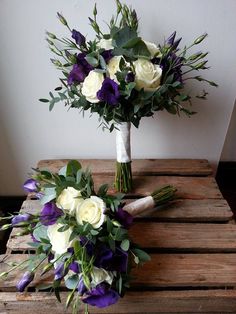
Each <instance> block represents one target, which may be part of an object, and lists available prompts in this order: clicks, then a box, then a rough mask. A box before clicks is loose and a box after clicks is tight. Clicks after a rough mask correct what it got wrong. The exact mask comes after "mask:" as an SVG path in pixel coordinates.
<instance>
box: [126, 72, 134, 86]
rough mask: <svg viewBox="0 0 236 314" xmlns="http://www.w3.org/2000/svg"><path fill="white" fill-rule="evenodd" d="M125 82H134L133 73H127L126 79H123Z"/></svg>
mask: <svg viewBox="0 0 236 314" xmlns="http://www.w3.org/2000/svg"><path fill="white" fill-rule="evenodd" d="M125 82H126V83H131V82H134V73H133V72H128V73H127V75H126V77H125Z"/></svg>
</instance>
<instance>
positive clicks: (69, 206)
mask: <svg viewBox="0 0 236 314" xmlns="http://www.w3.org/2000/svg"><path fill="white" fill-rule="evenodd" d="M82 201H83V198H82V197H81V192H80V191H78V190H76V189H74V188H73V187H71V186H70V187H68V188H66V189H64V190H63V191H62V192H61V194H60V195H59V196H58V198H57V202H56V205H57V207H59V208H61V209H64V210H67V211H69V213H70V214H71V215H73V214H74V212H75V209H76V208H77V206H78V204H79V203H81V202H82Z"/></svg>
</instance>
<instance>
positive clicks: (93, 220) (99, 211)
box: [76, 196, 106, 229]
mask: <svg viewBox="0 0 236 314" xmlns="http://www.w3.org/2000/svg"><path fill="white" fill-rule="evenodd" d="M105 210H106V204H105V203H104V202H103V200H102V199H101V198H99V197H97V196H91V197H90V198H87V199H85V200H84V201H83V202H82V203H81V204H79V205H78V207H77V209H76V219H77V222H78V224H80V225H82V224H83V223H84V222H85V223H86V222H88V223H90V224H91V225H92V226H93V227H94V228H95V229H97V228H99V227H101V225H102V224H103V222H104V221H105V219H106V215H105V214H104V212H105Z"/></svg>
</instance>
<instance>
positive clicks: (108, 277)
mask: <svg viewBox="0 0 236 314" xmlns="http://www.w3.org/2000/svg"><path fill="white" fill-rule="evenodd" d="M91 277H92V281H91V285H92V287H96V286H97V285H99V284H100V283H102V282H104V281H106V282H107V283H109V285H111V284H112V280H113V273H112V272H111V271H106V270H105V269H103V268H97V267H95V266H94V267H93V270H92V272H91Z"/></svg>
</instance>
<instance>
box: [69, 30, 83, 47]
mask: <svg viewBox="0 0 236 314" xmlns="http://www.w3.org/2000/svg"><path fill="white" fill-rule="evenodd" d="M71 37H72V38H73V39H74V40H75V42H76V44H77V45H79V46H84V45H85V37H84V35H82V34H81V33H80V32H78V31H77V30H75V29H73V30H72V36H71Z"/></svg>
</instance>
